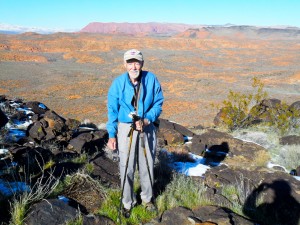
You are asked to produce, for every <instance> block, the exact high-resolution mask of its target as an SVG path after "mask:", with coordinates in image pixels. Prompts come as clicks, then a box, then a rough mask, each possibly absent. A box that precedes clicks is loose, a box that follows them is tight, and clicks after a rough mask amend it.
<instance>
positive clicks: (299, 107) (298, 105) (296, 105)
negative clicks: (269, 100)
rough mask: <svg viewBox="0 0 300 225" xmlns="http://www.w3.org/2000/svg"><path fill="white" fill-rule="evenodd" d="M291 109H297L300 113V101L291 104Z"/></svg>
mask: <svg viewBox="0 0 300 225" xmlns="http://www.w3.org/2000/svg"><path fill="white" fill-rule="evenodd" d="M289 110H291V111H294V110H297V111H298V112H299V113H300V101H296V102H294V103H293V104H291V105H290V107H289Z"/></svg>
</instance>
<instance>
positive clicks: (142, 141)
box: [140, 132, 153, 189]
mask: <svg viewBox="0 0 300 225" xmlns="http://www.w3.org/2000/svg"><path fill="white" fill-rule="evenodd" d="M140 141H141V147H142V148H143V150H144V156H145V159H146V165H147V170H148V174H149V180H150V184H151V187H152V189H153V182H152V177H151V174H150V168H149V161H148V157H147V150H146V147H145V140H144V132H141V133H140Z"/></svg>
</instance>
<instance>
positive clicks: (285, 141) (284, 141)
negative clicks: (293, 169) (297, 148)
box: [279, 135, 300, 145]
mask: <svg viewBox="0 0 300 225" xmlns="http://www.w3.org/2000/svg"><path fill="white" fill-rule="evenodd" d="M279 143H280V144H281V145H300V136H297V135H289V136H284V137H281V138H280V139H279Z"/></svg>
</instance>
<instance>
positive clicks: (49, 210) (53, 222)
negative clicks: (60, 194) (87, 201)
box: [24, 199, 79, 225]
mask: <svg viewBox="0 0 300 225" xmlns="http://www.w3.org/2000/svg"><path fill="white" fill-rule="evenodd" d="M78 215H79V212H78V210H77V208H74V207H72V206H70V205H68V204H67V203H65V202H63V201H61V200H58V199H47V200H46V201H41V202H38V203H36V204H34V205H32V206H31V208H30V211H29V213H28V215H27V217H26V218H25V220H24V224H27V225H45V224H47V225H60V224H61V225H63V224H66V223H67V222H70V221H72V220H75V219H76V218H77V217H78Z"/></svg>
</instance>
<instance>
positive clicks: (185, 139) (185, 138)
mask: <svg viewBox="0 0 300 225" xmlns="http://www.w3.org/2000/svg"><path fill="white" fill-rule="evenodd" d="M183 138H184V141H186V142H188V141H191V140H192V139H193V137H187V136H184V137H183Z"/></svg>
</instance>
